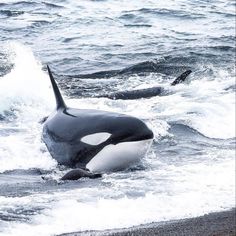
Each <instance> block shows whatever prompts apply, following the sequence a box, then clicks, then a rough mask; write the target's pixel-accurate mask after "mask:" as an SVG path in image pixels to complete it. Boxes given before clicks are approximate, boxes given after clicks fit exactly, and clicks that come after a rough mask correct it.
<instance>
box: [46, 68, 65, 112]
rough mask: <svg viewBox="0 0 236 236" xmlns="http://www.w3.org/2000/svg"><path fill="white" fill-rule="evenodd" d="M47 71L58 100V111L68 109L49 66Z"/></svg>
mask: <svg viewBox="0 0 236 236" xmlns="http://www.w3.org/2000/svg"><path fill="white" fill-rule="evenodd" d="M47 69H48V74H49V77H50V80H51V83H52V88H53V91H54V95H55V99H56V104H57V110H59V109H61V108H66V104H65V102H64V100H63V97H62V96H61V93H60V90H59V88H58V86H57V84H56V81H55V79H54V78H53V75H52V72H51V70H50V68H49V66H48V65H47Z"/></svg>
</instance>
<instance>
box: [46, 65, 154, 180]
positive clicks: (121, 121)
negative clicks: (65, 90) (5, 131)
mask: <svg viewBox="0 0 236 236" xmlns="http://www.w3.org/2000/svg"><path fill="white" fill-rule="evenodd" d="M47 68H48V73H49V77H50V80H51V83H52V87H53V91H54V95H55V98H56V111H55V112H53V113H52V114H51V115H50V116H49V117H48V118H47V119H46V121H45V122H44V125H43V135H42V139H43V141H44V142H45V144H46V146H47V148H48V151H49V152H50V154H51V156H52V157H53V158H54V159H56V160H57V162H58V163H59V164H62V165H65V166H68V167H71V168H76V169H75V170H72V171H71V172H69V173H67V174H66V175H65V176H64V177H63V178H62V179H78V178H80V177H89V178H95V177H98V176H100V175H97V174H95V173H104V172H110V171H117V170H122V169H126V168H128V167H130V166H132V165H134V164H135V163H137V162H139V161H140V159H141V158H143V157H144V156H145V154H146V152H147V151H148V149H149V147H150V145H151V143H152V140H153V132H152V131H151V130H150V129H149V128H148V127H147V125H146V124H145V123H144V122H143V121H141V120H140V119H138V118H135V117H132V116H128V115H124V114H119V113H113V112H107V111H100V110H93V109H75V108H69V107H67V106H66V104H65V102H64V100H63V98H62V96H61V93H60V91H59V88H58V86H57V84H56V82H55V80H54V78H53V75H52V73H51V71H50V68H49V67H47Z"/></svg>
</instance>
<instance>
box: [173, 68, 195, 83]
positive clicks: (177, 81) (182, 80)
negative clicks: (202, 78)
mask: <svg viewBox="0 0 236 236" xmlns="http://www.w3.org/2000/svg"><path fill="white" fill-rule="evenodd" d="M191 73H192V71H191V70H186V71H185V72H184V73H182V74H181V75H180V76H179V77H178V78H176V79H175V80H174V81H173V82H172V83H171V85H172V86H174V85H176V84H179V83H182V82H184V81H185V79H186V78H187V77H188V76H189V75H190V74H191Z"/></svg>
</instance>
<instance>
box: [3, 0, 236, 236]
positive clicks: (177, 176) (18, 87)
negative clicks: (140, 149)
mask: <svg viewBox="0 0 236 236" xmlns="http://www.w3.org/2000/svg"><path fill="white" fill-rule="evenodd" d="M0 43H1V47H0V235H4V236H5V235H14V236H15V235H18V236H21V235H43V236H46V235H57V234H61V233H66V232H73V231H85V230H104V229H114V228H123V227H131V226H134V225H139V224H144V223H151V222H161V221H162V222H163V221H170V220H177V219H183V218H189V217H195V216H200V215H203V214H206V213H210V212H215V211H221V210H227V209H231V208H232V207H234V206H235V160H234V158H235V65H234V64H235V2H234V1H231V0H227V1H226V0H225V1H223V0H217V1H206V0H177V1H176V0H175V1H174V0H166V1H154V0H149V1H139V0H138V1H137V0H131V1H128V2H127V1H122V0H121V1H115V0H90V1H89V0H81V1H72V0H66V1H65V0H63V1H62V0H55V1H52V0H45V1H39V0H32V1H19V0H1V2H0ZM46 64H49V65H50V66H51V68H52V70H53V72H54V73H55V76H56V78H57V81H58V83H59V86H60V88H61V90H62V92H63V94H64V97H65V100H66V103H67V104H68V105H69V106H72V107H77V108H94V109H102V110H107V111H115V112H121V113H125V114H130V115H133V116H136V117H138V118H140V119H142V120H144V121H145V122H146V123H147V125H148V126H149V127H150V128H151V129H152V130H153V132H154V135H155V140H154V143H153V144H152V146H151V148H150V151H149V152H148V154H147V156H146V157H144V158H143V161H142V163H140V164H139V165H138V166H137V167H136V168H134V169H130V170H125V171H121V172H116V173H110V174H105V175H103V177H102V178H100V179H95V180H89V179H81V180H78V181H68V182H63V181H60V180H59V179H60V177H62V176H63V174H64V173H66V172H67V171H68V169H66V168H65V167H62V166H58V165H57V162H56V161H55V160H53V159H52V157H51V156H50V154H49V153H48V152H47V149H46V147H45V145H44V144H43V143H42V141H41V132H42V125H41V124H40V123H39V120H40V119H42V118H43V117H45V116H47V115H48V114H50V113H51V112H52V111H53V109H54V107H55V101H54V97H53V92H52V89H51V87H50V83H49V79H48V75H47V73H46V69H45V68H46ZM187 69H191V70H192V71H193V72H192V74H191V75H190V76H189V78H188V79H187V81H186V82H185V83H184V84H179V85H177V86H175V87H173V86H172V87H171V86H170V82H171V81H173V79H174V78H176V77H177V76H178V75H179V74H181V73H182V72H184V70H187ZM153 86H163V87H165V89H166V90H167V91H169V92H168V93H167V95H166V96H156V97H153V98H149V99H139V100H130V101H129V100H126V101H124V100H109V99H107V98H93V96H94V95H99V94H104V93H109V92H114V91H123V90H127V89H129V90H132V89H139V88H148V87H153ZM42 177H43V178H42Z"/></svg>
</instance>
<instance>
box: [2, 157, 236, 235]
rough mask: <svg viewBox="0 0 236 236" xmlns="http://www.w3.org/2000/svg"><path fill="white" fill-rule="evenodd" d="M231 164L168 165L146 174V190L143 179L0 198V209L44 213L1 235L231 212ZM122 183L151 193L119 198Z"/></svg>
mask: <svg viewBox="0 0 236 236" xmlns="http://www.w3.org/2000/svg"><path fill="white" fill-rule="evenodd" d="M233 164H234V161H233V160H228V161H225V162H224V163H216V164H214V165H212V164H210V163H202V164H200V163H199V164H188V165H184V166H183V167H180V166H179V167H177V166H174V165H172V166H166V167H165V168H162V169H160V170H159V171H155V170H154V171H153V172H151V173H149V180H148V183H147V182H146V184H145V181H147V179H146V180H144V179H143V178H140V180H139V179H137V180H132V179H120V180H119V179H118V180H117V182H115V183H113V184H112V188H110V186H106V185H103V186H98V187H97V188H95V187H94V188H84V189H77V190H70V191H66V192H56V193H54V194H35V195H34V196H28V197H21V198H13V199H12V198H5V197H1V198H0V202H1V204H0V205H1V206H4V207H5V209H6V208H7V207H8V206H11V207H13V208H17V206H19V205H20V206H21V207H23V206H24V207H25V208H26V209H28V208H30V206H31V205H33V206H35V207H37V206H44V208H46V209H45V210H44V211H43V212H41V214H38V215H37V216H33V217H32V219H31V221H30V223H12V224H11V225H9V226H8V227H5V230H4V235H6V236H7V235H19V236H20V235H22V236H23V235H26V236H31V235H45V236H46V235H55V234H60V233H63V232H73V231H80V230H82V231H83V230H104V229H111V228H123V227H130V226H133V225H139V224H144V223H150V222H153V221H155V222H159V221H166V220H176V219H181V218H189V217H195V216H199V215H203V214H205V213H209V212H213V211H222V210H226V209H230V208H231V207H234V170H233V168H232V165H233ZM140 177H141V176H140ZM163 179H165V180H166V181H163ZM167 180H168V181H167ZM103 181H104V182H107V183H109V182H110V181H112V180H111V179H110V177H109V176H107V178H105V179H104V180H103ZM143 181H144V182H143ZM125 182H126V183H125ZM124 183H125V185H124V186H126V185H127V183H128V184H129V186H134V185H135V186H138V185H140V187H141V188H146V187H147V188H148V189H152V190H151V191H147V189H145V190H144V189H143V190H144V192H145V191H146V193H145V194H144V195H143V196H140V197H137V198H134V197H127V196H123V197H122V195H124V193H122V192H123V191H124V189H122V188H121V186H122V184H124ZM163 184H164V185H163ZM129 188H130V187H129ZM219 189H220V190H221V191H219ZM139 190H140V189H139ZM124 192H125V191H124ZM120 195H121V197H119V196H120ZM0 210H2V209H0Z"/></svg>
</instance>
